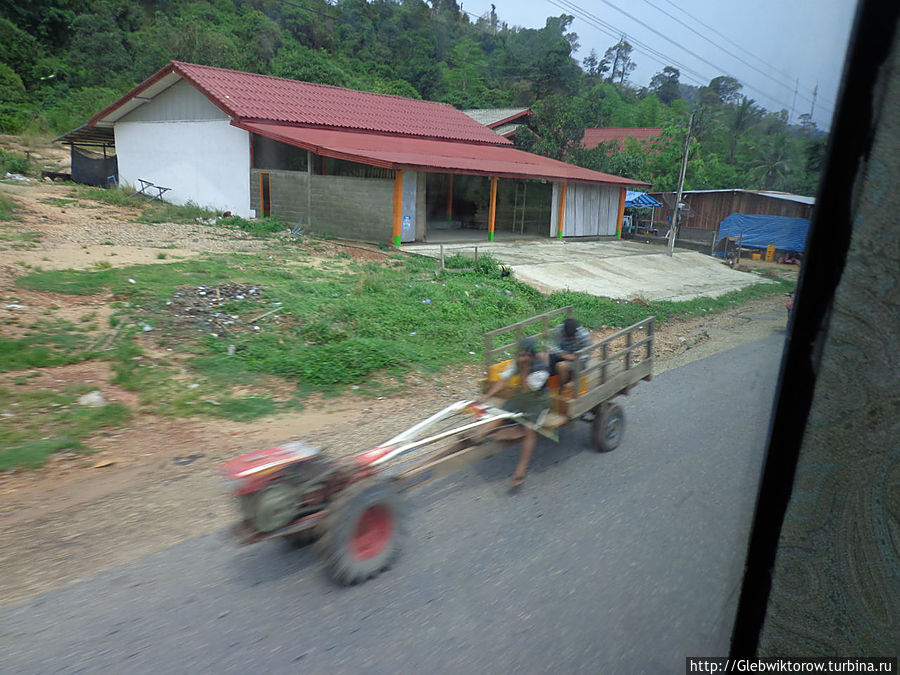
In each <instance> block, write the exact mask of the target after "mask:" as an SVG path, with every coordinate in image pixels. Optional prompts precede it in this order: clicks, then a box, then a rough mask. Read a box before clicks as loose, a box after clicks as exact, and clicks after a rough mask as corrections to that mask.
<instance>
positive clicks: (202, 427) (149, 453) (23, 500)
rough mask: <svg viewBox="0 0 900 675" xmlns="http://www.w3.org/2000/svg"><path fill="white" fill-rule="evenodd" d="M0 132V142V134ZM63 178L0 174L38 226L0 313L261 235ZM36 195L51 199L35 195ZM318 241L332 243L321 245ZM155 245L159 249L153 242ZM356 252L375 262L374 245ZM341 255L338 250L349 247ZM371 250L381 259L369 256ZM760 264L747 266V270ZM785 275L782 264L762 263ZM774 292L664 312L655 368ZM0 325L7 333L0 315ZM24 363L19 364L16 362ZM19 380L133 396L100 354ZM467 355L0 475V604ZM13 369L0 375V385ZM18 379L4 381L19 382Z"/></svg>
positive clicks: (10, 264)
mask: <svg viewBox="0 0 900 675" xmlns="http://www.w3.org/2000/svg"><path fill="white" fill-rule="evenodd" d="M2 140H3V139H0V142H2ZM68 190H69V188H68V187H66V186H62V185H57V184H52V183H46V182H35V181H33V182H31V183H18V184H12V185H10V184H6V183H2V184H0V191H3V192H4V193H6V194H9V195H10V196H12V197H13V198H14V199H16V200H17V202H18V203H19V204H20V205H21V206H22V207H23V208H22V210H21V211H20V212H19V213H18V214H17V215H18V216H19V218H20V220H19V221H17V222H14V223H5V224H4V225H5V226H6V227H5V228H4V229H5V230H6V231H8V230H9V228H10V227H14V228H17V229H19V230H21V231H31V232H38V233H40V239H39V241H37V242H34V243H31V244H27V243H23V244H22V245H16V246H10V245H6V246H3V245H2V242H0V249H4V250H0V320H3V319H6V318H10V317H12V316H15V317H16V318H18V319H19V320H20V323H21V324H25V323H29V322H30V321H32V320H34V319H36V318H37V317H39V316H40V315H42V314H43V313H45V312H46V311H47V310H48V309H51V308H56V309H55V310H54V311H56V312H57V314H56V315H57V316H63V317H65V318H69V319H70V320H77V319H78V318H79V317H81V316H84V315H85V314H88V313H94V314H96V315H97V316H98V317H100V319H101V320H105V317H106V316H108V313H109V311H110V310H109V306H108V305H109V303H110V302H111V301H112V298H111V297H109V296H104V295H102V294H101V295H97V296H57V295H54V294H49V293H36V292H31V291H26V290H23V289H19V288H16V287H15V286H13V281H14V279H15V278H16V277H17V276H19V275H21V274H24V273H26V272H27V271H28V269H29V266H32V267H33V266H41V267H43V268H44V269H65V268H85V267H89V266H91V265H94V264H96V263H97V261H105V262H108V263H109V264H111V265H113V266H121V265H128V264H134V263H149V262H154V263H157V262H166V261H171V260H178V259H183V257H186V256H192V255H197V254H198V253H200V252H203V251H222V252H223V251H234V252H240V251H258V250H262V249H264V248H265V246H266V244H265V242H261V241H257V240H253V239H250V238H248V237H245V236H243V235H242V234H241V233H232V232H226V231H223V230H221V229H215V228H210V227H206V226H203V225H165V226H160V225H142V224H138V223H134V222H131V220H130V219H131V218H133V216H134V212H133V210H130V209H127V208H116V207H107V206H102V208H98V207H97V205H89V204H84V205H82V206H74V205H72V204H65V205H60V204H58V203H57V204H54V203H52V202H53V199H54V198H57V199H58V198H61V197H65V196H66V194H67V193H68ZM47 200H50V201H51V203H47ZM332 246H339V244H334V245H332ZM163 248H164V249H165V252H166V258H165V260H161V259H159V258H158V253H159V252H160V250H161V249H163ZM346 250H351V251H356V255H359V256H366V257H371V258H372V259H378V258H379V256H380V254H379V252H378V251H375V250H368V251H366V250H364V249H359V248H354V249H346ZM351 254H352V253H351ZM382 257H383V256H382ZM765 265H766V264H765V263H756V265H755V266H756V267H757V268H763V267H765ZM772 268H775V269H777V271H778V272H779V273H780V274H783V275H786V276H791V275H793V276H794V277H795V276H796V268H792V269H785V268H784V267H783V266H774V265H773V266H772ZM784 302H785V299H784V298H783V297H780V296H777V297H772V298H768V299H765V300H759V301H754V302H752V303H749V304H747V305H744V306H742V307H740V308H739V309H736V310H735V311H732V312H730V313H726V314H717V315H714V316H709V317H702V318H698V319H694V320H691V321H685V322H680V323H671V324H668V325H666V326H663V327H661V328H660V329H659V330H658V331H657V333H656V343H655V349H654V355H655V359H656V367H655V371H656V372H657V373H659V372H662V371H664V370H666V369H667V368H670V367H674V366H676V365H682V364H683V363H686V362H688V361H690V360H693V359H696V358H703V357H705V356H709V355H711V354H713V353H715V352H717V351H722V350H725V349H729V348H731V347H734V346H737V345H739V344H742V343H744V342H747V341H750V340H754V339H758V338H760V337H764V336H766V335H770V334H772V333H774V332H780V331H783V330H784V318H785V316H784ZM0 325H2V326H3V333H4V335H10V336H14V334H15V331H14V327H11V326H9V325H7V324H5V323H3V324H0ZM29 372H31V371H29ZM38 372H39V374H37V375H33V376H32V377H31V378H30V379H29V380H28V383H27V384H26V385H24V387H25V388H36V389H59V388H62V387H65V386H66V385H67V384H70V383H75V382H78V383H90V384H94V385H95V386H96V388H97V389H98V390H100V391H101V392H102V393H103V395H104V397H105V398H106V399H107V400H109V401H114V402H118V403H122V404H124V405H127V406H129V407H135V406H136V404H137V401H136V396H135V394H133V393H132V392H129V391H126V390H124V389H121V388H119V387H116V386H114V385H112V384H111V383H110V377H111V373H110V369H109V366H108V365H107V364H106V363H94V362H87V363H79V364H75V365H70V366H63V367H59V368H42V369H38ZM482 373H483V370H482V367H481V366H476V365H472V366H469V367H467V368H463V369H461V370H457V371H448V372H444V373H440V374H439V375H429V376H424V375H422V376H418V377H412V378H410V381H409V383H408V386H407V387H406V388H405V390H404V391H403V393H401V394H398V395H395V396H389V397H377V398H373V397H368V396H361V395H357V394H354V393H350V394H348V395H345V396H342V397H340V398H321V397H319V398H315V397H314V398H313V399H312V400H310V401H309V402H308V404H307V406H306V408H305V409H304V410H302V411H300V412H296V413H292V414H287V415H281V416H278V417H275V418H271V419H266V420H264V421H258V422H253V423H249V424H244V423H237V422H227V421H222V420H215V421H208V420H191V419H187V420H184V419H170V418H164V417H155V416H150V415H138V416H136V417H135V418H134V419H133V421H132V423H131V424H130V425H129V426H128V427H127V428H123V429H116V430H112V431H105V432H102V433H100V434H98V435H96V436H95V437H93V438H89V439H87V440H86V444H87V445H88V446H90V447H92V448H95V449H96V450H98V452H97V453H96V454H91V455H80V454H74V453H62V454H60V455H58V456H54V458H53V459H52V460H51V461H50V462H49V463H48V464H47V466H46V467H44V468H43V469H41V470H38V471H27V472H22V471H16V472H7V473H5V474H0V606H4V605H10V604H14V603H19V602H21V601H23V600H26V599H28V598H30V597H33V596H35V595H37V594H40V593H43V592H46V591H49V590H51V589H53V588H57V587H60V586H63V585H66V584H69V583H73V582H75V581H77V580H79V579H82V578H84V577H86V576H89V575H91V574H93V573H95V572H97V571H100V570H102V569H106V568H110V567H113V566H116V565H119V564H122V563H125V562H128V561H130V560H134V559H136V558H138V557H140V556H143V555H145V554H147V553H151V552H154V551H158V550H162V549H164V548H167V547H170V546H173V545H175V544H177V543H178V542H180V541H183V540H185V539H188V538H192V537H196V536H199V535H202V534H205V533H208V532H212V531H215V530H218V529H220V528H222V527H225V526H227V525H228V524H230V523H231V522H232V521H233V520H234V518H235V513H234V512H233V508H232V504H231V502H230V500H229V498H228V496H227V495H226V494H225V493H224V492H223V491H222V490H221V488H220V485H219V482H218V477H217V475H216V472H215V469H216V466H217V465H218V464H219V463H220V462H222V461H224V460H226V459H229V458H231V457H234V456H235V455H237V454H241V453H244V452H249V451H252V450H258V449H261V448H265V447H270V446H272V445H276V444H280V443H282V442H284V441H288V440H297V439H302V440H304V441H306V442H308V443H311V444H313V445H318V446H320V447H322V448H323V450H324V451H325V452H327V453H329V454H346V453H349V452H353V451H357V450H363V449H366V448H368V447H372V446H374V445H376V444H378V443H379V442H381V441H383V440H385V439H387V438H389V437H391V436H392V435H394V434H395V433H397V432H399V431H400V430H402V429H404V428H406V427H408V426H411V425H412V424H414V423H415V422H417V421H420V420H421V419H422V418H423V417H424V416H425V415H426V414H429V413H430V412H432V411H437V410H439V409H440V408H442V407H444V406H445V405H447V404H449V403H451V402H453V401H457V400H460V399H463V398H471V397H474V396H476V395H477V394H478V383H479V381H480V378H481V376H482ZM21 374H22V373H6V374H3V375H0V386H6V385H8V384H9V382H10V381H11V379H12V378H14V377H16V376H17V375H21ZM22 390H23V389H22V388H21V385H20V386H19V387H17V388H16V391H22Z"/></svg>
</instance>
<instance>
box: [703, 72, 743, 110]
mask: <svg viewBox="0 0 900 675" xmlns="http://www.w3.org/2000/svg"><path fill="white" fill-rule="evenodd" d="M708 88H709V89H710V90H712V92H713V93H714V94H715V95H716V97H717V98H718V102H719V103H737V102H738V101H740V100H741V89H742V88H743V85H742V84H741V83H740V82H738V81H737V80H736V79H734V78H733V77H728V76H727V75H719V76H718V77H714V78H713V79H711V80H710V81H709V87H708Z"/></svg>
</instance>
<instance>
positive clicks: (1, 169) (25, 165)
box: [0, 148, 31, 176]
mask: <svg viewBox="0 0 900 675" xmlns="http://www.w3.org/2000/svg"><path fill="white" fill-rule="evenodd" d="M30 171H31V162H30V161H28V158H27V157H25V155H20V154H18V153H15V152H9V151H7V150H3V149H2V148H0V176H5V175H6V174H7V173H20V174H26V173H29V172H30Z"/></svg>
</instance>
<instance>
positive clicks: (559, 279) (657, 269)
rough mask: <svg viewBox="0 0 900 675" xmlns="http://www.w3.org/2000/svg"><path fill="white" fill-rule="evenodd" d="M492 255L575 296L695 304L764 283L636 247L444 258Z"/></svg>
mask: <svg viewBox="0 0 900 675" xmlns="http://www.w3.org/2000/svg"><path fill="white" fill-rule="evenodd" d="M476 246H477V247H478V254H479V255H481V254H482V253H490V254H491V255H492V256H493V257H494V258H496V259H497V260H499V261H500V262H501V263H502V264H503V265H506V266H508V267H509V268H510V269H512V270H513V273H514V274H515V277H516V279H518V280H519V281H522V282H524V283H526V284H529V285H531V286H534V287H535V288H537V289H538V290H540V291H542V292H545V293H550V292H553V291H561V290H570V291H581V292H583V293H590V294H591V295H597V296H601V297H606V298H614V299H617V300H630V299H632V298H642V299H644V300H673V301H681V300H690V299H691V298H696V297H715V296H717V295H722V294H723V293H727V292H728V291H733V290H738V289H740V288H744V287H745V286H749V285H751V284H755V283H760V282H761V281H763V279H762V278H761V277H759V276H757V275H756V274H750V273H747V272H736V271H734V270H733V269H731V268H730V267H728V266H727V265H724V264H722V263H721V262H719V261H718V260H717V259H715V258H712V257H710V256H707V255H704V254H702V253H697V252H696V251H679V250H676V251H675V255H674V256H673V257H671V258H670V257H669V256H668V255H666V251H665V249H664V248H662V247H660V246H651V245H648V244H640V243H637V242H633V241H621V240H601V241H572V240H562V241H560V240H558V239H557V240H553V239H551V240H546V241H540V242H535V241H533V240H532V241H520V242H502V243H498V242H479V243H477V244H474V243H467V244H463V243H453V244H444V255H445V256H451V255H453V254H455V253H460V254H462V255H466V256H471V255H473V254H474V249H475V247H476ZM403 249H404V250H405V251H408V252H410V253H417V254H420V255H426V256H429V257H433V258H439V257H440V245H439V244H408V245H404V246H403Z"/></svg>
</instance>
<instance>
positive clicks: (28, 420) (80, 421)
mask: <svg viewBox="0 0 900 675" xmlns="http://www.w3.org/2000/svg"><path fill="white" fill-rule="evenodd" d="M90 390H91V389H90V387H88V386H85V385H78V386H74V387H67V388H65V389H64V390H62V391H60V392H53V391H31V392H28V391H26V392H22V391H10V390H8V389H6V388H3V387H0V410H3V411H4V414H5V416H6V417H5V423H4V424H3V425H0V471H6V470H8V469H13V468H35V467H39V466H41V465H43V463H44V462H45V461H46V459H47V457H49V456H50V455H51V454H53V453H54V452H60V451H63V450H68V451H72V452H86V451H89V448H87V447H86V446H85V445H84V444H83V443H82V440H83V439H84V438H85V437H87V436H89V435H90V434H91V433H93V432H94V431H96V430H98V429H101V428H103V427H110V426H117V425H121V424H122V423H124V422H125V421H127V420H128V418H129V417H130V412H129V411H128V408H126V407H125V406H122V405H119V404H117V403H111V404H108V405H105V406H102V407H97V408H93V407H87V406H81V405H78V404H77V399H78V397H79V396H80V395H82V394H84V393H87V392H88V391H90Z"/></svg>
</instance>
